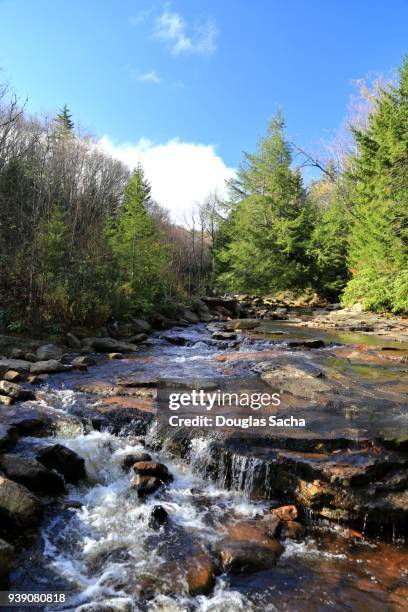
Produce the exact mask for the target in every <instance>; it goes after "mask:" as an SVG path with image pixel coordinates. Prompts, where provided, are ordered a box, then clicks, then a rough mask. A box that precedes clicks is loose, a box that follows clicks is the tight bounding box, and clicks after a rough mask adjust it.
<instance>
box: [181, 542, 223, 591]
mask: <svg viewBox="0 0 408 612" xmlns="http://www.w3.org/2000/svg"><path fill="white" fill-rule="evenodd" d="M215 574H216V567H215V564H214V562H213V560H212V559H211V557H210V556H209V555H208V553H206V552H204V551H203V552H202V553H199V554H198V555H195V556H194V557H193V558H192V559H191V562H190V563H189V564H188V570H187V576H186V579H187V584H188V592H189V594H190V595H192V596H196V595H209V594H210V592H211V590H212V588H213V587H214V584H215Z"/></svg>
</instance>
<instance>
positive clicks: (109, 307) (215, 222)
mask: <svg viewBox="0 0 408 612" xmlns="http://www.w3.org/2000/svg"><path fill="white" fill-rule="evenodd" d="M360 96H361V100H363V104H362V105H360V107H359V111H358V112H357V113H356V114H355V115H354V116H352V117H350V118H349V119H348V121H347V125H346V129H345V134H344V136H343V137H342V138H341V139H340V140H339V139H337V141H336V142H335V143H332V146H331V147H330V148H329V150H328V151H327V152H326V155H323V156H319V155H317V154H315V153H314V152H306V151H304V150H303V149H302V148H301V147H300V146H299V145H298V144H297V143H295V142H293V141H292V140H291V139H290V138H289V137H288V136H287V128H286V126H285V120H284V117H283V114H282V113H281V112H278V113H277V114H276V115H275V116H274V117H273V118H272V119H271V121H270V123H269V125H268V128H267V131H266V134H265V136H263V137H262V138H261V139H260V140H259V143H258V146H257V148H256V150H255V152H254V153H245V154H244V158H243V161H242V163H241V165H240V167H239V168H238V170H237V173H236V177H235V178H234V179H232V180H231V181H229V183H228V190H227V193H228V196H227V197H226V198H220V197H219V196H218V195H217V194H210V195H209V196H208V199H207V200H206V201H205V202H203V203H201V204H200V205H199V206H197V208H196V210H195V212H194V213H193V214H192V215H191V218H190V219H188V220H186V223H185V225H184V226H181V225H176V224H174V223H173V222H172V221H171V219H170V216H169V213H168V212H167V211H166V209H165V208H163V207H162V206H160V205H159V204H157V203H156V202H155V201H154V200H153V199H152V197H151V187H150V185H149V182H148V181H147V179H146V177H145V174H144V170H143V168H142V166H140V165H139V166H138V167H137V168H135V169H134V171H133V172H132V173H131V172H129V170H128V168H127V167H125V166H124V165H123V164H122V163H121V162H119V161H117V160H115V159H112V158H110V157H109V156H108V155H106V154H105V153H103V152H101V150H100V149H99V148H98V146H97V141H96V140H95V139H93V138H92V137H90V136H88V135H86V134H82V133H81V131H80V130H79V129H77V127H76V126H75V124H74V121H73V119H72V115H71V112H70V110H69V108H68V107H67V106H66V105H65V106H64V107H63V108H62V109H61V111H60V112H59V113H58V115H57V116H55V117H51V118H50V117H47V118H38V117H33V116H31V115H29V114H28V113H27V112H26V110H25V108H24V103H22V102H21V101H20V100H19V99H18V98H17V96H16V95H15V94H14V93H13V91H12V90H11V88H10V87H9V86H8V85H7V84H5V85H3V86H1V87H0V329H3V330H7V331H11V332H19V331H21V330H22V329H24V328H25V327H26V326H32V325H38V326H42V327H45V328H49V329H50V330H54V331H56V332H57V331H59V330H63V329H65V328H66V327H67V326H70V325H73V324H83V325H90V326H98V325H101V324H103V323H104V322H105V321H106V320H108V319H109V318H110V317H115V318H126V317H127V316H134V315H145V314H148V313H150V312H152V311H154V310H159V311H160V312H163V313H167V314H171V312H172V309H174V308H175V306H176V305H177V303H180V302H186V301H188V300H189V299H190V298H191V297H192V296H194V295H197V294H200V293H208V292H210V291H215V292H223V293H248V292H249V293H251V294H276V293H278V292H283V291H288V290H289V291H292V292H294V293H295V294H299V295H300V294H310V295H311V294H317V295H318V296H321V297H322V298H325V299H327V300H328V301H331V302H338V301H340V302H341V303H342V304H343V305H345V306H351V305H353V304H355V303H361V304H362V306H363V307H364V309H367V310H372V311H376V312H383V311H390V312H393V313H400V314H407V313H408V183H407V179H408V58H405V59H404V60H403V62H402V66H401V67H400V69H399V71H398V76H397V77H396V78H395V79H392V80H388V81H386V82H379V81H377V82H376V83H375V84H374V85H373V86H372V87H366V86H365V85H362V86H361V91H360ZM361 106H363V107H364V110H363V111H362V110H361ZM305 167H314V168H315V169H317V170H318V172H319V176H320V177H319V178H317V179H316V178H315V179H313V180H311V181H309V183H306V181H305V179H304V168H305Z"/></svg>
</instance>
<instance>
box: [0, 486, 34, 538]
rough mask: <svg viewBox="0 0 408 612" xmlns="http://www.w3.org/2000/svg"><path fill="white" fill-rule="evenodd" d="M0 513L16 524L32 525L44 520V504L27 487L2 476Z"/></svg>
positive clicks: (23, 526) (25, 526) (9, 521)
mask: <svg viewBox="0 0 408 612" xmlns="http://www.w3.org/2000/svg"><path fill="white" fill-rule="evenodd" d="M0 515H2V516H3V517H4V518H5V520H6V521H7V522H8V523H11V524H12V525H14V526H18V527H22V528H27V527H32V526H34V525H38V524H39V523H40V522H41V520H42V505H41V502H40V500H39V499H38V498H37V497H36V496H35V495H33V494H32V493H30V491H29V490H28V489H27V488H26V487H24V486H23V485H21V484H18V483H17V482H13V481H12V480H9V479H8V478H5V477H4V476H0Z"/></svg>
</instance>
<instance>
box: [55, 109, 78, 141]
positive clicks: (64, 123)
mask: <svg viewBox="0 0 408 612" xmlns="http://www.w3.org/2000/svg"><path fill="white" fill-rule="evenodd" d="M55 123H56V131H57V133H58V134H60V135H64V136H66V135H68V134H72V132H73V130H74V127H75V124H74V122H73V121H72V114H71V113H70V111H69V108H68V106H67V105H66V104H64V106H63V107H62V109H61V110H60V112H59V113H58V115H57V116H56V117H55Z"/></svg>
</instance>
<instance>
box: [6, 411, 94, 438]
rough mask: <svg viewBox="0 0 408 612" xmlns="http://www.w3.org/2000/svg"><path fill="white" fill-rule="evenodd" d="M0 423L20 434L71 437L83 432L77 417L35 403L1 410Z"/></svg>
mask: <svg viewBox="0 0 408 612" xmlns="http://www.w3.org/2000/svg"><path fill="white" fill-rule="evenodd" d="M0 425H2V426H3V427H6V428H7V427H14V428H15V430H16V431H17V433H18V434H19V435H20V436H39V437H44V436H51V435H55V436H61V437H71V436H77V435H80V434H82V433H83V425H82V422H81V421H80V419H78V418H77V417H75V416H70V415H68V414H63V413H62V412H61V411H59V410H54V409H52V408H49V407H47V406H41V405H39V404H34V403H33V404H30V403H26V404H22V405H20V406H16V407H14V406H12V407H10V408H8V409H7V410H1V411H0Z"/></svg>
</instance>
